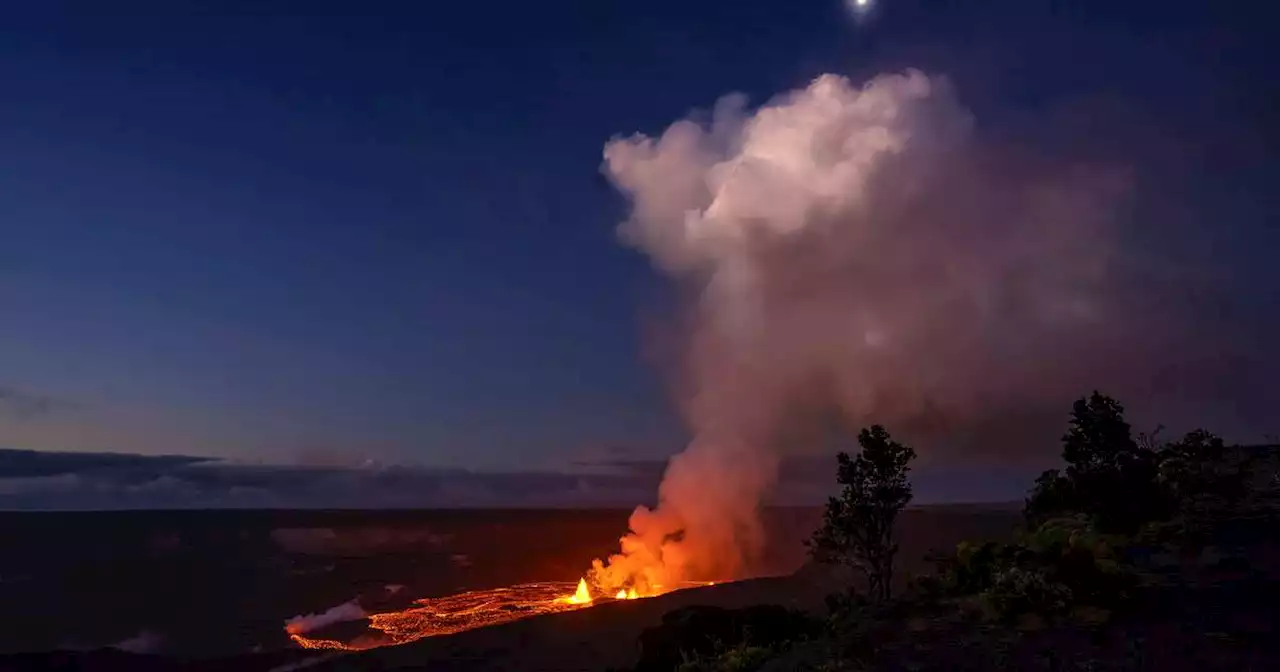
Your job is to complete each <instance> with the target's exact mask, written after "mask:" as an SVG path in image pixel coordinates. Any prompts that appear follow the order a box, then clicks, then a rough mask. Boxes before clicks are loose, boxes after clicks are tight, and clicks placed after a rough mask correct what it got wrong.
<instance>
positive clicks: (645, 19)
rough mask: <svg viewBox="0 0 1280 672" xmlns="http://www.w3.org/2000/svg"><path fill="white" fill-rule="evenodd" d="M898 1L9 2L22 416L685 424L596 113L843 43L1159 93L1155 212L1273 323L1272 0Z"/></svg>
mask: <svg viewBox="0 0 1280 672" xmlns="http://www.w3.org/2000/svg"><path fill="white" fill-rule="evenodd" d="M874 4H875V7H874V9H873V11H872V13H871V16H870V19H871V20H868V21H856V22H855V21H853V20H851V17H850V16H849V11H848V7H847V6H846V3H845V2H844V0H803V1H797V2H793V3H787V5H786V8H785V10H784V9H783V7H782V5H781V4H779V3H777V2H775V1H766V0H742V1H740V2H731V3H729V2H726V3H705V2H698V3H689V2H675V1H674V0H658V1H656V2H639V3H635V2H632V3H608V2H577V1H572V2H571V1H567V0H565V1H551V2H542V3H527V2H521V3H514V2H512V3H506V2H499V3H446V4H444V5H441V4H439V3H388V4H382V3H375V4H373V5H368V4H367V3H366V4H362V5H359V6H358V7H357V6H356V5H352V4H351V3H346V2H343V3H338V2H323V1H322V2H310V3H303V4H297V3H279V4H271V3H269V4H264V3H260V2H242V3H235V2H232V3H219V5H218V7H219V8H218V9H216V10H215V9H210V8H209V5H208V3H200V2H184V1H176V2H175V1H167V2H160V1H155V2H131V1H128V0H124V1H122V2H114V3H100V2H39V3H20V6H19V5H15V6H14V7H13V8H10V10H9V12H7V14H6V18H5V20H4V21H3V22H0V83H2V84H3V104H2V105H0V446H3V447H12V448H28V449H36V450H48V451H52V450H59V451H116V452H125V453H139V454H144V455H150V454H161V453H167V454H184V455H201V456H213V457H217V458H227V459H230V460H233V461H237V462H253V463H257V462H261V463H267V464H304V465H358V464H362V463H365V462H367V461H376V462H379V463H393V464H409V465H426V466H431V467H461V468H468V469H497V468H502V469H508V468H510V469H522V470H538V469H551V470H554V469H558V468H561V467H564V466H566V465H569V464H572V463H575V462H579V461H582V460H588V461H590V460H594V459H604V460H612V459H637V460H647V459H655V458H660V457H662V456H665V455H668V454H670V453H671V452H673V451H675V450H677V449H678V448H679V447H680V445H681V442H682V441H683V432H682V430H681V428H680V425H679V423H678V421H677V419H676V417H675V414H674V413H673V411H672V410H671V408H670V406H669V404H668V403H667V402H666V401H665V395H664V384H663V381H662V377H661V375H660V372H659V371H657V370H656V369H655V367H653V366H650V365H649V364H648V363H647V362H646V358H645V353H646V351H647V350H648V348H647V346H648V344H649V340H648V339H646V337H645V334H646V333H651V332H652V331H653V329H654V328H655V327H654V325H655V323H660V322H661V320H660V319H656V318H657V316H660V315H662V314H663V313H664V305H665V301H666V295H665V294H664V292H663V283H662V281H661V280H660V279H658V278H657V277H656V276H655V275H654V274H653V273H652V271H651V270H650V269H649V267H648V264H647V262H646V260H645V259H644V258H643V257H642V256H641V255H639V254H636V253H635V252H634V251H632V250H628V249H626V248H625V247H623V246H622V245H619V244H618V242H617V239H616V235H615V231H614V229H615V226H616V225H617V223H618V222H619V221H620V220H621V219H622V218H623V217H624V216H625V203H624V201H623V200H622V199H621V198H620V197H619V196H618V195H617V194H616V193H615V192H613V191H612V190H611V189H610V187H609V185H608V183H607V181H606V180H605V179H604V178H603V177H602V176H601V174H600V170H599V167H600V163H601V150H602V147H603V145H604V143H605V141H607V140H608V139H609V138H610V137H611V136H613V135H615V134H618V133H631V132H634V131H645V132H649V133H655V132H659V131H660V130H661V129H662V128H664V127H665V126H666V125H668V124H669V123H671V122H672V121H674V120H675V119H678V118H680V117H682V116H684V115H685V114H686V113H688V112H689V110H691V109H693V108H698V107H707V106H710V105H711V104H713V103H714V101H715V100H716V99H717V98H718V97H719V96H721V95H724V94H726V93H730V92H733V91H742V92H745V93H746V94H748V95H749V96H750V98H751V99H752V100H753V101H755V102H757V103H758V102H762V101H763V100H767V99H768V97H769V96H770V95H771V94H773V93H776V92H780V91H785V90H788V89H793V88H796V87H797V86H803V85H804V84H805V83H806V82H807V81H808V80H809V79H811V78H812V77H814V76H816V75H818V74H820V73H823V72H839V73H842V74H849V75H852V76H854V77H859V76H866V75H869V74H874V73H876V72H879V71H882V70H886V69H891V68H898V67H902V66H905V65H915V66H918V67H922V68H925V69H929V70H932V71H936V72H942V73H946V74H947V75H948V76H950V77H951V78H952V80H953V81H954V83H955V85H956V89H957V90H958V91H959V95H960V97H961V98H962V99H963V101H964V103H965V104H966V105H967V106H968V107H969V108H970V109H971V110H973V111H974V115H975V118H976V119H977V120H978V123H979V124H980V125H983V126H984V127H987V128H995V129H1002V128H1005V127H1007V128H1009V129H1011V132H1012V129H1016V128H1017V127H1018V126H1019V124H1024V123H1027V122H1026V120H1027V119H1028V118H1034V116H1035V115H1037V114H1053V113H1057V112H1058V111H1060V110H1073V109H1085V110H1094V109H1106V110H1121V111H1122V113H1123V114H1126V115H1130V116H1131V118H1132V119H1135V120H1139V121H1138V122H1135V124H1137V126H1138V127H1139V128H1141V129H1143V130H1144V131H1150V133H1149V134H1148V135H1147V136H1144V137H1147V138H1148V139H1150V140H1151V142H1152V143H1154V144H1156V145H1159V147H1160V148H1161V150H1162V151H1171V152H1173V154H1172V156H1175V157H1177V160H1175V161H1173V162H1171V163H1170V164H1169V165H1170V168H1169V170H1170V171H1180V172H1178V173H1177V175H1176V177H1178V178H1187V177H1188V176H1191V177H1193V178H1194V179H1186V180H1184V181H1183V182H1179V184H1181V185H1190V187H1186V188H1180V189H1178V190H1176V191H1171V193H1170V194H1169V199H1170V201H1169V202H1168V203H1166V206H1168V208H1170V209H1176V211H1177V212H1178V213H1179V216H1178V218H1177V220H1178V221H1177V222H1172V221H1171V222H1168V223H1167V224H1168V225H1167V226H1165V225H1164V223H1162V224H1161V225H1160V226H1156V225H1154V224H1153V225H1151V226H1150V227H1148V228H1149V229H1150V230H1153V231H1156V230H1159V231H1161V233H1160V234H1158V235H1156V236H1154V237H1153V238H1152V239H1151V240H1153V241H1155V242H1151V241H1147V242H1146V243H1144V244H1157V245H1167V246H1169V247H1170V248H1171V249H1174V250H1175V251H1176V252H1177V253H1179V254H1184V255H1188V256H1189V257H1196V256H1199V255H1212V256H1213V257H1216V258H1219V259H1221V260H1222V263H1221V264H1219V265H1218V266H1220V267H1221V268H1224V269H1227V270H1225V271H1224V276H1223V277H1222V278H1220V279H1221V280H1222V281H1223V282H1227V283H1229V284H1230V286H1231V287H1232V294H1233V295H1234V296H1236V297H1237V299H1238V300H1237V302H1236V303H1235V304H1234V307H1233V308H1232V310H1233V311H1235V313H1234V315H1235V317H1236V318H1238V319H1240V320H1244V321H1249V322H1252V323H1257V324H1258V325H1261V326H1260V327H1259V328H1260V329H1262V328H1269V325H1272V324H1273V320H1274V315H1275V314H1276V308H1277V305H1276V299H1275V297H1277V296H1280V281H1277V274H1276V271H1275V270H1274V268H1273V264H1274V254H1275V253H1274V250H1275V249H1277V247H1276V244H1277V243H1278V242H1280V235H1278V234H1277V229H1276V223H1275V214H1274V213H1275V212H1277V205H1280V204H1277V201H1276V195H1275V190H1274V185H1275V184H1276V183H1277V182H1276V178H1277V177H1280V175H1277V174H1276V170H1275V166H1274V157H1275V151H1276V149H1277V139H1278V136H1277V133H1276V126H1275V119H1277V118H1280V114H1277V91H1276V88H1275V85H1274V72H1273V71H1271V70H1270V64H1273V63H1275V62H1277V59H1278V58H1280V54H1277V53H1276V51H1275V48H1274V46H1273V44H1272V43H1273V42H1274V40H1271V39H1270V38H1269V36H1268V30H1269V29H1268V26H1273V25H1274V18H1275V17H1273V16H1268V15H1269V14H1273V13H1274V10H1271V9H1269V8H1267V7H1262V5H1265V4H1268V3H1208V2H1178V1H1173V2H1169V1H1166V2H1136V1H1135V2H1128V3H1126V2H1104V1H1092V0H1084V1H1081V2H1070V3H1064V2H1048V1H1047V0H994V1H993V0H958V1H955V2H927V1H924V0H905V1H897V2H895V1H891V0H880V1H879V2H876V3H874ZM1228 4H1230V5H1231V6H1230V7H1229V8H1228V7H1227V5H1228ZM1246 5H1257V6H1256V7H1246ZM303 7H305V9H303ZM1094 106H1097V107H1094ZM1152 119H1153V120H1158V122H1159V123H1158V127H1157V126H1152V125H1150V124H1146V123H1143V122H1141V120H1152ZM1085 141H1086V142H1089V141H1097V142H1099V144H1100V145H1105V144H1106V142H1107V141H1106V140H1105V139H1098V138H1094V139H1092V140H1089V139H1086V140H1085ZM1170 147H1176V148H1175V149H1169V148H1170ZM1171 179H1172V178H1171ZM1267 185H1271V186H1270V188H1268V187H1267ZM1135 216H1138V215H1135ZM1271 333H1274V332H1271ZM1126 401H1127V402H1128V404H1129V405H1130V406H1131V407H1136V408H1140V407H1141V402H1142V400H1126ZM1065 410H1066V407H1065V406H1064V411H1065ZM1223 429H1224V431H1227V432H1230V431H1231V430H1232V429H1233V428H1230V427H1228V428H1223ZM1256 430H1257V427H1256V426H1255V425H1252V424H1249V425H1248V431H1250V432H1253V431H1256ZM1241 431H1243V429H1242V430H1241ZM1275 431H1276V432H1280V426H1277V427H1276V428H1275Z"/></svg>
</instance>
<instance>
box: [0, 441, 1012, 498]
mask: <svg viewBox="0 0 1280 672" xmlns="http://www.w3.org/2000/svg"><path fill="white" fill-rule="evenodd" d="M664 465H665V460H602V461H586V462H580V463H577V464H575V465H573V466H572V468H570V469H567V470H565V471H562V472H540V471H507V472H483V471H468V470H458V469H433V468H423V467H405V466H396V465H391V466H381V465H380V466H372V467H363V468H351V467H307V466H260V465H243V464H234V463H229V462H223V461H220V460H218V459H216V458H206V457H198V456H188V455H158V456H153V455H135V454H123V453H73V452H43V451H33V450H13V449H2V448H0V510H10V511H13V510H27V511H33V510H62V511H66V510H122V509H206V508H208V509H218V508H245V509H251V508H303V509H307V508H357V509H381V508H385V509H391V508H490V507H492V508H497V507H583V508H591V507H626V508H630V507H632V506H634V505H635V504H636V503H637V502H647V501H650V500H652V499H653V498H654V496H655V493H656V492H657V486H658V482H659V480H660V478H661V475H662V470H663V467H664ZM1035 473H1036V470H1035V469H1034V468H1031V467H1030V466H1029V465H1019V466H1010V467H992V466H990V465H971V466H959V465H947V466H943V465H923V466H921V467H920V468H918V469H917V470H916V471H915V473H914V479H913V480H914V481H915V484H916V492H917V502H919V503H943V502H995V501H1011V500H1015V499H1020V498H1021V497H1022V496H1023V495H1024V494H1025V490H1026V487H1027V486H1028V485H1029V484H1030V482H1031V479H1032V478H1033V477H1034V475H1035ZM834 488H835V459H834V457H833V456H829V455H823V456H809V457H798V458H794V459H791V460H789V461H788V462H786V463H785V464H784V465H783V473H782V479H781V482H780V484H779V488H778V493H777V496H776V498H775V502H776V503H778V504H785V505H805V504H817V503H820V502H822V501H823V500H824V498H825V497H826V496H827V495H828V494H829V493H830V492H831V491H833V490H834Z"/></svg>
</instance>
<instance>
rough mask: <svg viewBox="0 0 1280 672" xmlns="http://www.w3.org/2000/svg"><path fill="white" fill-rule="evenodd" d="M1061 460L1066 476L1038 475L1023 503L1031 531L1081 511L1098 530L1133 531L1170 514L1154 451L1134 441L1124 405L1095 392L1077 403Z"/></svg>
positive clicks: (1072, 411)
mask: <svg viewBox="0 0 1280 672" xmlns="http://www.w3.org/2000/svg"><path fill="white" fill-rule="evenodd" d="M1146 443H1151V441H1146ZM1062 459H1063V460H1064V461H1065V462H1066V463H1067V467H1066V470H1065V472H1060V471H1058V470H1056V469H1053V470H1050V471H1046V472H1045V473H1044V474H1042V475H1041V476H1040V478H1039V479H1037V480H1036V486H1035V489H1034V490H1033V491H1032V494H1031V497H1030V498H1029V499H1028V500H1027V502H1026V509H1025V514H1026V517H1027V520H1028V523H1030V524H1031V525H1032V526H1033V527H1034V526H1036V525H1038V524H1040V523H1042V522H1044V521H1045V520H1047V519H1049V518H1052V517H1055V516H1059V515H1070V514H1073V513H1084V514H1087V515H1088V516H1089V517H1090V518H1091V519H1092V520H1093V521H1094V523H1095V524H1096V525H1097V526H1098V528H1099V529H1102V530H1105V531H1115V532H1132V531H1134V530H1135V529H1136V528H1137V527H1138V526H1140V525H1141V524H1142V523H1145V522H1147V521H1151V520H1156V519H1158V518H1160V517H1162V516H1165V515H1167V514H1168V513H1169V510H1170V507H1171V504H1170V501H1171V497H1170V493H1169V491H1168V489H1167V488H1164V487H1163V486H1162V485H1161V484H1160V483H1159V481H1158V478H1157V475H1158V466H1159V463H1158V459H1157V455H1156V452H1155V451H1153V450H1151V449H1150V448H1149V447H1144V446H1140V445H1138V443H1137V442H1136V441H1134V440H1133V436H1132V433H1131V429H1130V427H1129V423H1128V422H1126V421H1125V419H1124V407H1123V406H1121V405H1120V403H1119V402H1117V401H1116V400H1115V399H1112V398H1111V397H1108V396H1106V395H1104V394H1101V393H1099V392H1097V391H1095V392H1094V393H1093V394H1092V395H1090V396H1089V397H1088V398H1084V399H1079V400H1077V401H1076V402H1075V404H1074V405H1073V406H1072V409H1071V421H1070V427H1069V428H1068V430H1067V433H1066V434H1065V435H1064V436H1063V437H1062Z"/></svg>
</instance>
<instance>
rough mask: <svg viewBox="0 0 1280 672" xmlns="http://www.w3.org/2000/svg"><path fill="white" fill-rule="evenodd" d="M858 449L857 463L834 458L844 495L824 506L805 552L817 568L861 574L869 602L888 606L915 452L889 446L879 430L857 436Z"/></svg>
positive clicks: (845, 457)
mask: <svg viewBox="0 0 1280 672" xmlns="http://www.w3.org/2000/svg"><path fill="white" fill-rule="evenodd" d="M858 444H859V445H860V446H861V447H862V450H861V451H860V452H859V453H858V455H857V456H856V457H853V458H850V457H849V455H848V454H847V453H840V454H839V455H838V456H837V457H836V460H837V463H838V465H839V470H838V472H837V476H836V481H837V482H838V483H839V484H840V485H843V486H844V489H843V490H842V491H841V493H840V496H839V497H832V498H831V499H830V500H829V501H828V502H827V510H826V515H825V517H824V519H823V524H822V527H821V528H819V529H818V530H817V531H816V532H815V533H814V535H813V539H812V540H810V542H809V548H810V551H811V553H812V554H813V557H814V559H816V560H818V561H819V562H825V563H830V564H841V565H846V566H849V567H853V568H854V569H857V570H858V571H860V572H862V573H863V574H864V575H865V576H866V577H867V583H868V594H869V595H870V597H871V599H874V600H887V599H888V598H889V596H890V591H891V587H890V585H891V583H892V580H893V557H894V555H895V554H896V553H897V551H898V546H897V544H896V543H894V541H893V525H894V522H895V521H896V520H897V518H898V514H899V513H900V512H901V511H902V510H903V509H904V508H906V506H907V503H908V502H910V501H911V483H910V482H909V481H908V480H907V472H909V471H910V470H911V469H910V467H909V466H908V464H909V463H910V462H911V460H913V459H915V456H916V452H915V451H914V450H912V449H911V448H909V447H907V446H904V445H902V444H901V443H898V442H897V441H894V440H893V439H892V438H891V437H890V436H889V432H887V431H885V429H884V427H881V426H880V425H874V426H872V427H871V428H869V429H864V430H862V431H861V432H859V434H858Z"/></svg>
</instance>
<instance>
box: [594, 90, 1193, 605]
mask: <svg viewBox="0 0 1280 672" xmlns="http://www.w3.org/2000/svg"><path fill="white" fill-rule="evenodd" d="M992 144H993V143H990V142H984V141H981V140H980V138H979V137H978V135H977V134H976V133H975V131H974V124H973V120H972V119H971V116H970V115H969V113H968V112H966V110H965V109H963V108H962V107H961V105H960V104H959V103H958V102H957V99H956V97H955V96H954V95H953V92H952V90H951V87H950V86H949V84H948V82H947V81H946V80H945V79H941V78H936V77H932V76H928V75H926V74H924V73H921V72H917V71H907V72H905V73H901V74H887V75H881V76H878V77H876V78H874V79H872V80H870V81H868V82H867V83H865V84H864V85H861V86H855V85H854V84H852V83H851V82H850V81H848V80H847V79H845V78H843V77H839V76H834V75H824V76H822V77H819V78H818V79H816V80H814V81H813V82H812V83H811V84H810V85H809V86H808V87H807V88H804V89H802V90H797V91H794V92H791V93H788V94H786V95H783V96H781V97H779V98H777V99H776V100H774V101H772V102H770V103H769V104H767V105H765V106H763V107H760V108H758V109H755V110H749V109H747V108H746V107H745V102H744V101H743V100H742V98H741V97H735V96H730V97H727V98H725V99H723V100H721V101H720V103H719V104H718V105H717V106H716V108H715V110H714V112H713V114H712V115H711V119H710V120H709V121H707V122H705V123H699V122H696V121H692V120H684V121H679V122H677V123H675V124H673V125H671V126H670V127H669V128H667V130H666V131H665V132H664V133H663V134H662V135H661V136H660V137H657V138H653V137H647V136H644V135H635V136H632V137H626V138H615V139H613V140H612V141H610V142H609V143H608V144H607V145H606V146H605V149H604V168H603V169H604V171H605V172H606V174H607V176H608V177H609V178H610V179H611V181H612V183H613V184H614V185H615V187H616V188H617V189H618V190H619V191H620V192H621V193H623V194H624V195H625V196H626V197H627V198H628V199H629V201H630V203H631V206H632V211H631V215H630V217H629V219H628V220H627V221H626V222H624V223H623V224H622V225H621V227H620V230H619V231H620V235H621V237H622V239H623V240H624V241H625V242H626V243H627V244H629V245H631V246H634V247H635V248H637V249H639V250H641V251H643V252H644V253H645V254H646V255H648V256H649V257H650V258H651V260H652V262H653V263H654V265H655V266H656V267H657V268H658V269H659V270H660V271H661V272H662V273H663V274H664V275H666V276H667V277H669V278H670V279H671V280H672V281H673V282H674V283H676V285H677V286H678V287H679V288H680V290H681V292H682V296H684V297H685V298H686V299H687V301H688V305H687V315H686V316H685V322H686V323H687V327H688V334H687V340H686V341H685V342H684V351H683V352H682V359H681V366H680V370H681V376H682V377H681V380H680V381H679V385H678V386H677V387H678V389H679V402H680V407H681V408H682V410H683V412H684V414H685V416H686V417H685V419H686V422H687V423H688V425H689V427H690V429H691V433H692V439H691V442H690V443H689V445H688V446H687V448H686V449H685V450H684V452H682V453H680V454H679V455H676V456H675V457H673V458H672V459H671V460H670V462H669V464H668V466H667V470H666V473H665V475H664V478H663V481H662V484H661V486H660V489H659V498H658V505H657V507H656V508H654V509H649V508H647V507H644V506H641V507H639V508H637V509H636V510H635V512H634V513H633V514H632V517H631V520H630V528H631V533H630V534H629V535H627V536H626V537H625V538H623V539H622V540H621V550H620V552H619V553H618V554H617V555H614V556H612V557H611V558H609V559H608V561H607V562H601V561H596V563H595V564H594V567H593V570H592V576H593V579H594V580H595V582H596V583H597V584H598V585H600V586H601V587H602V588H603V589H604V590H605V591H606V592H609V593H611V592H612V591H613V590H616V589H617V588H618V587H619V586H624V585H628V586H630V585H634V586H636V587H637V588H638V589H639V590H640V591H641V592H642V594H643V593H645V592H649V591H652V590H654V588H653V586H655V585H659V586H660V585H662V584H666V585H671V584H673V583H674V582H676V581H680V580H697V579H724V578H730V577H738V576H742V575H744V574H746V573H749V572H750V565H751V562H752V560H753V559H754V558H755V557H756V556H757V554H758V553H759V551H760V550H761V548H762V544H763V543H764V541H765V540H764V536H763V532H762V530H761V524H760V519H759V516H758V513H759V507H760V506H761V504H762V503H763V502H764V501H765V500H766V498H767V496H768V495H769V493H770V489H771V487H772V486H773V485H774V483H775V480H776V475H777V469H778V463H779V459H780V456H781V455H782V454H783V453H784V452H785V451H787V450H793V449H795V447H794V446H792V445H789V444H788V442H787V441H786V440H785V438H786V436H787V435H788V432H789V431H793V430H794V427H793V425H795V424H796V423H798V422H802V421H803V420H802V418H805V417H809V418H811V417H812V416H811V415H806V414H807V413H810V412H812V411H813V410H815V409H816V410H819V411H826V412H831V411H834V412H835V413H837V414H838V415H839V416H840V417H842V418H843V419H844V421H845V422H847V423H848V424H849V425H850V426H853V427H856V426H859V425H861V424H865V423H870V422H879V423H883V424H885V425H887V426H888V427H889V428H890V430H891V431H894V432H895V433H896V434H902V435H905V436H907V438H908V439H910V440H913V441H925V442H931V441H932V442H933V444H936V445H937V446H938V447H936V448H935V449H936V450H947V449H948V448H946V447H945V446H946V445H948V442H950V443H951V444H957V445H958V444H959V443H963V442H964V440H965V438H964V437H966V436H970V437H980V436H984V435H985V436H990V432H989V430H990V428H991V427H992V426H995V425H996V424H999V425H1000V426H1001V427H1002V429H1003V430H1007V431H1012V429H1011V428H1013V427H1014V426H1017V425H1019V423H1023V424H1027V425H1031V426H1034V425H1037V421H1038V420H1039V419H1040V418H1042V417H1052V419H1053V423H1054V424H1053V425H1052V427H1053V430H1052V431H1057V432H1059V433H1060V431H1061V423H1062V415H1063V413H1064V412H1065V409H1066V408H1068V407H1069V404H1070V401H1071V400H1072V399H1073V398H1075V397H1076V396H1079V394H1081V393H1082V392H1086V391H1088V390H1089V389H1092V388H1093V386H1106V385H1108V384H1109V383H1116V384H1118V385H1120V388H1119V389H1122V390H1123V389H1128V388H1125V387H1124V384H1125V383H1127V382H1132V381H1139V380H1147V379H1150V378H1151V377H1152V375H1153V373H1154V372H1157V371H1159V370H1161V369H1160V367H1162V366H1163V365H1164V364H1166V363H1167V362H1168V357H1167V356H1166V355H1163V354H1161V353H1167V352H1169V350H1168V349H1167V347H1164V346H1169V347H1182V346H1183V345H1185V344H1184V343H1181V342H1179V341H1178V338H1179V333H1180V332H1179V331H1178V330H1177V329H1176V328H1174V327H1175V326H1176V324H1175V322H1173V321H1170V320H1168V319H1166V318H1167V317H1168V316H1167V315H1166V314H1165V313H1163V312H1162V311H1161V310H1160V309H1159V305H1162V304H1160V303H1159V302H1153V301H1151V297H1150V296H1149V295H1148V293H1145V292H1144V291H1143V290H1141V289H1139V287H1141V286H1142V285H1141V283H1135V282H1133V281H1132V278H1130V277H1129V275H1130V274H1129V266H1130V265H1129V264H1126V261H1125V258H1124V257H1123V256H1122V255H1119V254H1118V253H1117V250H1118V246H1117V242H1116V241H1117V240H1118V236H1117V235H1116V231H1115V229H1116V221H1117V217H1116V216H1115V215H1116V214H1117V213H1118V212H1119V205H1120V203H1121V202H1122V201H1123V200H1124V196H1125V195H1126V193H1127V191H1128V180H1127V179H1126V173H1125V172H1124V171H1118V170H1109V169H1104V168H1103V167H1099V166H1090V165H1086V164H1082V163H1079V162H1068V161H1062V160H1060V159H1052V160H1048V159H1045V158H1044V157H1037V156H1035V155H1034V152H1033V151H1031V150H1028V149H1026V148H1021V147H994V146H992ZM1139 306H1145V307H1146V310H1144V311H1138V312H1141V314H1142V318H1141V320H1137V319H1134V318H1133V317H1131V315H1133V314H1135V308H1136V307H1139ZM1152 334H1159V336H1157V337H1154V338H1153V336H1152ZM1161 339H1163V340H1161ZM1103 389H1108V390H1114V389H1117V388H1115V387H1110V388H1108V387H1104V388H1103ZM1047 409H1051V410H1047ZM1046 414H1047V415H1046ZM1004 438H1007V437H1004ZM1043 438H1047V439H1048V441H1049V442H1052V441H1053V439H1054V438H1056V436H1055V435H1052V434H1050V435H1048V436H1046V437H1043ZM926 447H928V446H926ZM969 448H972V449H975V450H982V449H984V448H983V447H981V446H979V447H977V448H973V446H970V447H969ZM987 449H990V450H997V449H995V448H990V447H987Z"/></svg>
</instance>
